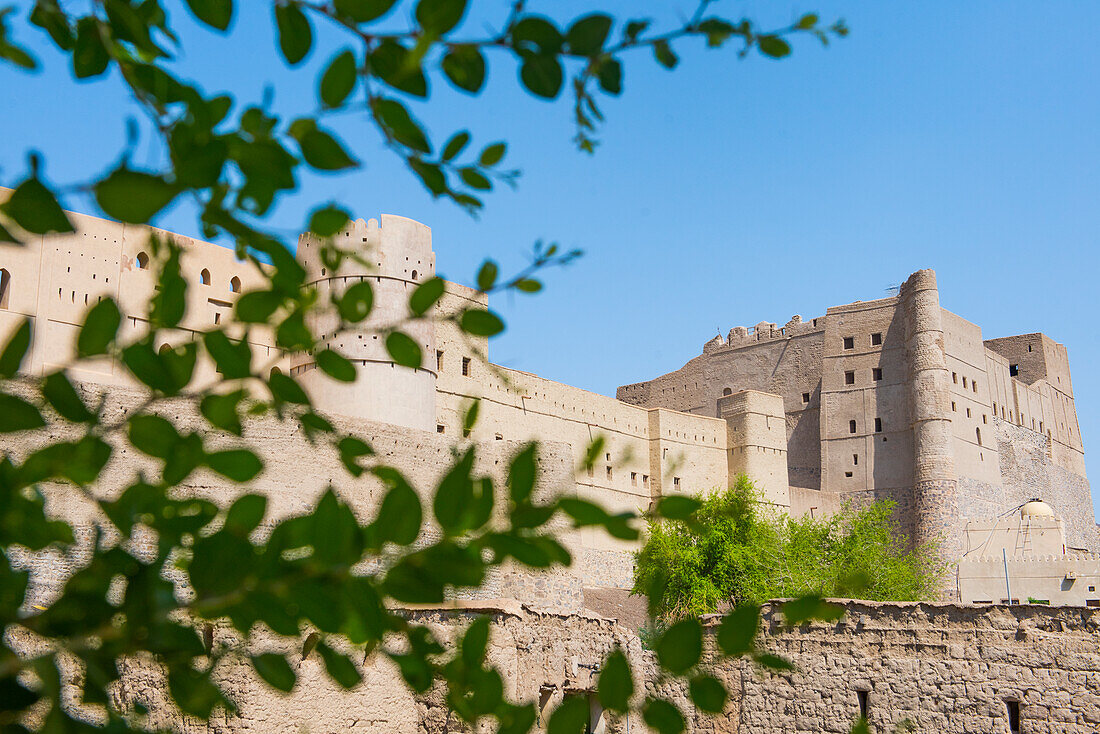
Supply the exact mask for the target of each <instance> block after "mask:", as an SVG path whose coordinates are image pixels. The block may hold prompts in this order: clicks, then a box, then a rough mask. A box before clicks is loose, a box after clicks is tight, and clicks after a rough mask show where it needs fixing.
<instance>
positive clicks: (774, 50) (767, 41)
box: [756, 36, 791, 59]
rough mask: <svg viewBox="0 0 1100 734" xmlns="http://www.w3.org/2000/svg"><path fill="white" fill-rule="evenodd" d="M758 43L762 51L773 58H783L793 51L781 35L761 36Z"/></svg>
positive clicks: (757, 40)
mask: <svg viewBox="0 0 1100 734" xmlns="http://www.w3.org/2000/svg"><path fill="white" fill-rule="evenodd" d="M756 43H757V45H758V46H759V47H760V53H762V54H764V55H765V56H770V57H771V58H773V59H781V58H783V57H784V56H789V55H790V53H791V46H790V44H789V43H787V42H786V41H784V40H783V39H782V38H780V37H779V36H759V37H757V39H756Z"/></svg>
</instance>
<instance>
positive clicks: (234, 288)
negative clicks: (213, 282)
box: [229, 275, 241, 293]
mask: <svg viewBox="0 0 1100 734" xmlns="http://www.w3.org/2000/svg"><path fill="white" fill-rule="evenodd" d="M229 291H230V292H231V293H240V292H241V279H240V278H238V277H237V276H236V275H234V276H233V277H232V278H230V280H229Z"/></svg>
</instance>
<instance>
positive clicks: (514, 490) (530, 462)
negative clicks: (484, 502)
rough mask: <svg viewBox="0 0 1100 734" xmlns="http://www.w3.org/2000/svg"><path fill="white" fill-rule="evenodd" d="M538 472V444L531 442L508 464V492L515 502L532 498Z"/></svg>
mask: <svg viewBox="0 0 1100 734" xmlns="http://www.w3.org/2000/svg"><path fill="white" fill-rule="evenodd" d="M537 474H538V444H535V443H529V444H527V445H526V446H524V447H523V450H522V451H520V452H519V453H518V454H516V455H515V457H514V458H513V459H512V463H511V464H510V465H509V466H508V492H509V494H510V496H511V497H512V501H513V502H516V503H520V502H526V501H527V500H528V499H530V498H531V493H532V492H533V491H534V489H535V478H536V476H537Z"/></svg>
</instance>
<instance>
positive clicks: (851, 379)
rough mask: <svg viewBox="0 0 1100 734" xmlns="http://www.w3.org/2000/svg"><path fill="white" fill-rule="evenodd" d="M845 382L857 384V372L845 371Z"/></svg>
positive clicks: (846, 383)
mask: <svg viewBox="0 0 1100 734" xmlns="http://www.w3.org/2000/svg"><path fill="white" fill-rule="evenodd" d="M844 384H845V385H854V384H856V373H855V372H845V373H844Z"/></svg>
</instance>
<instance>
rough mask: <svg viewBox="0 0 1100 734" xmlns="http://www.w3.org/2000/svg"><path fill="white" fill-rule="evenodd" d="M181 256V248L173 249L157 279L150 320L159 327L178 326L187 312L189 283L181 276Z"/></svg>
mask: <svg viewBox="0 0 1100 734" xmlns="http://www.w3.org/2000/svg"><path fill="white" fill-rule="evenodd" d="M180 256H181V252H180V250H179V248H177V247H172V248H171V249H170V250H169V254H168V260H167V261H166V262H165V263H164V267H163V268H161V271H160V275H159V277H158V279H157V285H158V288H157V290H156V292H155V293H154V294H153V302H152V308H151V309H150V314H149V318H150V319H151V320H152V321H153V323H154V324H156V325H158V326H165V327H173V326H177V325H178V324H179V322H180V321H182V320H183V315H184V313H185V312H186V310H187V281H186V280H184V278H183V275H181V274H180Z"/></svg>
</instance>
